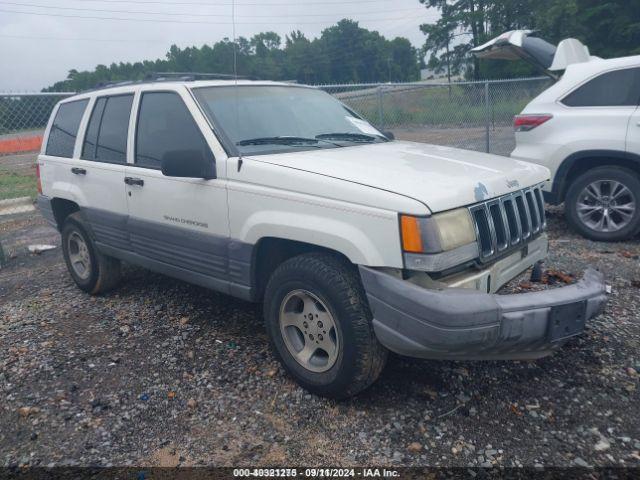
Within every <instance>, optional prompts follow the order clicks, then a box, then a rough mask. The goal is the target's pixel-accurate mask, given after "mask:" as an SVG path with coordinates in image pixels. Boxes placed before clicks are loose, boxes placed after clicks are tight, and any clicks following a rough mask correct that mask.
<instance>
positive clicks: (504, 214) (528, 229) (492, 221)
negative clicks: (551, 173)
mask: <svg viewBox="0 0 640 480" xmlns="http://www.w3.org/2000/svg"><path fill="white" fill-rule="evenodd" d="M469 211H470V212H471V218H472V219H473V223H474V226H475V229H476V236H477V238H478V247H479V250H480V260H481V261H483V262H485V261H489V260H491V259H492V258H494V257H496V256H498V255H500V254H502V253H503V252H506V251H508V250H510V249H512V248H515V247H517V246H518V245H524V244H525V243H528V242H529V241H530V240H532V239H533V238H534V237H535V236H537V235H538V234H539V233H541V232H542V231H543V230H544V229H545V227H546V217H545V214H544V201H543V197H542V190H541V188H540V187H539V186H536V187H532V188H526V189H524V190H520V191H518V192H515V193H510V194H509V195H504V196H502V197H500V198H497V199H494V200H489V201H487V202H483V203H479V204H476V205H473V206H471V207H469Z"/></svg>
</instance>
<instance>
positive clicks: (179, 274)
mask: <svg viewBox="0 0 640 480" xmlns="http://www.w3.org/2000/svg"><path fill="white" fill-rule="evenodd" d="M38 206H39V208H40V211H41V212H42V214H43V216H45V218H47V220H48V221H49V222H51V223H53V224H55V219H54V215H53V210H52V208H51V200H50V199H49V198H47V197H45V196H42V195H40V196H39V197H38ZM80 213H81V214H82V217H83V219H84V220H85V223H86V225H87V227H88V228H89V230H90V234H91V236H92V237H93V239H94V241H95V244H96V247H97V248H98V249H100V251H101V252H103V253H104V254H106V255H109V256H112V257H115V258H119V259H121V260H124V261H126V262H130V263H133V264H136V265H140V266H142V267H145V268H148V269H149V270H154V271H157V272H160V273H163V274H165V275H169V276H171V277H175V278H178V279H180V280H184V281H187V282H190V283H194V284H196V285H201V286H203V287H207V288H212V289H214V290H217V291H220V292H223V293H227V294H231V295H234V296H237V297H240V298H243V299H245V300H252V299H253V298H252V296H253V288H252V287H251V256H252V252H253V245H249V244H246V243H242V242H237V241H233V240H231V239H230V238H229V237H223V236H219V235H211V234H207V233H203V232H197V231H193V230H190V229H186V228H180V227H176V226H173V225H166V224H162V223H157V222H151V221H147V220H142V219H139V218H133V217H130V216H128V215H121V214H116V213H113V212H109V211H106V210H100V209H95V208H82V209H81V210H80Z"/></svg>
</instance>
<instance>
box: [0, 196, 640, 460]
mask: <svg viewBox="0 0 640 480" xmlns="http://www.w3.org/2000/svg"><path fill="white" fill-rule="evenodd" d="M549 224H550V228H549V230H550V232H549V233H550V237H551V248H552V253H551V255H550V258H549V260H548V262H547V264H546V265H547V267H548V268H550V267H553V268H556V269H558V270H561V271H563V272H567V273H574V274H579V272H580V271H581V270H582V269H583V268H584V267H585V266H586V265H588V264H592V265H595V266H597V267H598V268H600V269H602V270H603V271H604V272H605V273H606V275H607V278H608V282H609V284H610V285H611V288H612V293H611V295H610V299H609V304H608V306H607V308H606V311H605V313H604V314H603V315H601V316H600V317H599V318H597V319H595V320H594V321H592V322H591V323H590V325H589V327H588V329H587V331H586V333H584V334H583V335H581V336H579V337H577V338H575V339H573V340H571V341H570V342H569V343H568V344H567V345H566V347H565V348H564V349H562V350H561V351H560V352H558V353H556V354H555V355H553V356H551V357H548V358H545V359H542V360H538V361H535V362H438V361H420V360H413V359H406V358H400V357H397V356H393V357H392V358H391V359H390V361H389V363H388V365H387V368H386V369H385V371H384V373H383V375H382V377H381V378H380V380H379V381H378V382H377V383H376V384H375V385H374V386H373V387H372V388H371V389H369V390H368V391H366V392H364V393H363V394H361V395H360V396H359V397H357V398H354V399H351V400H349V401H345V402H334V401H329V400H325V399H323V398H319V397H316V396H313V395H309V394H307V393H306V392H305V391H303V390H302V389H301V388H299V387H298V386H297V385H296V384H295V383H294V382H293V381H291V380H290V379H289V378H288V377H287V376H286V374H285V373H284V372H283V370H282V369H281V368H280V367H279V365H278V363H277V362H276V361H275V360H274V357H273V355H272V354H271V352H270V351H269V348H268V345H267V339H266V336H265V332H264V329H263V326H262V323H261V320H260V319H259V315H258V312H257V309H256V308H255V307H254V306H253V305H251V304H247V303H243V302H241V301H238V300H235V299H233V298H230V297H226V296H223V295H219V294H216V293H212V292H210V291H207V290H204V289H202V288H199V287H195V286H191V285H188V284H186V283H182V282H179V281H175V280H172V279H169V278H167V277H163V276H161V275H157V274H153V273H149V272H146V271H144V270H142V269H139V268H134V267H127V268H126V271H125V280H124V281H123V283H122V286H121V287H120V288H119V289H118V290H116V291H114V292H112V293H110V294H108V295H104V296H100V297H90V296H88V295H86V294H84V293H82V292H81V291H80V290H78V289H77V288H76V287H75V286H74V285H73V284H72V281H71V279H70V277H69V275H68V274H67V272H66V269H65V266H64V264H63V261H62V257H61V253H60V248H57V249H55V250H53V251H49V252H45V253H43V254H41V255H37V256H36V255H30V254H28V253H27V251H26V246H27V245H28V244H29V243H47V242H54V243H55V244H58V245H59V240H58V237H57V233H56V232H55V231H54V230H53V229H51V228H49V227H47V226H46V225H45V223H44V221H43V220H42V218H41V217H39V216H38V215H37V214H30V215H23V216H20V217H0V238H2V241H3V243H4V244H5V246H6V247H8V250H9V252H10V254H11V256H12V257H13V258H12V259H11V260H10V263H9V265H8V267H7V268H6V269H3V270H0V464H1V465H5V466H7V465H44V466H46V465H52V464H55V465H82V466H84V465H119V466H121V465H137V466H138V465H145V466H152V465H157V466H175V465H215V466H231V465H234V466H242V465H261V466H266V465H279V466H284V465H287V466H294V465H315V466H319V465H322V466H327V465H340V466H358V465H365V466H368V465H369V466H370V465H372V464H384V465H395V466H405V465H421V466H423V465H429V466H438V465H446V466H467V465H470V466H482V465H484V466H489V465H499V466H519V465H525V466H534V465H545V466H547V465H549V466H550V465H553V466H570V465H609V466H618V465H626V466H640V422H639V421H638V419H639V418H640V402H639V400H640V394H639V393H638V388H639V375H638V372H640V353H639V352H640V350H639V349H638V347H639V346H640V324H639V315H640V313H639V312H640V298H639V293H640V263H639V262H640V261H639V259H638V255H639V254H640V244H639V242H638V240H637V239H635V240H633V241H630V242H627V243H618V244H603V243H594V242H590V241H587V240H584V239H582V238H579V237H578V236H576V235H575V234H573V233H570V232H568V231H567V229H566V227H565V226H564V223H563V217H562V214H561V212H560V211H559V210H557V209H553V210H552V211H551V212H550V213H549ZM520 280H522V279H520ZM511 288H512V289H513V288H515V289H519V288H522V286H521V285H518V284H514V285H512V286H511Z"/></svg>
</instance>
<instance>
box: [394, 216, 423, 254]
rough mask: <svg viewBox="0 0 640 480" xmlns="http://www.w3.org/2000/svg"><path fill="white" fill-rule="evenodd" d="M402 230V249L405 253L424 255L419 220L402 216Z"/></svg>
mask: <svg viewBox="0 0 640 480" xmlns="http://www.w3.org/2000/svg"><path fill="white" fill-rule="evenodd" d="M400 228H401V230H402V249H403V250H404V251H405V252H412V253H422V252H423V245H422V235H421V234H420V221H419V220H418V218H417V217H410V216H408V215H400Z"/></svg>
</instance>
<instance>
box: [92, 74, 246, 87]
mask: <svg viewBox="0 0 640 480" xmlns="http://www.w3.org/2000/svg"><path fill="white" fill-rule="evenodd" d="M206 79H209V80H216V79H217V80H235V79H238V80H255V78H253V77H246V76H236V75H233V74H230V73H199V72H150V73H147V74H146V75H145V76H144V78H143V79H142V80H118V81H115V82H100V83H98V84H96V86H95V87H93V88H89V89H87V90H84V92H92V91H94V90H102V89H105V88H111V87H123V86H126V85H138V84H141V83H153V82H175V81H183V82H194V81H196V80H206Z"/></svg>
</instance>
